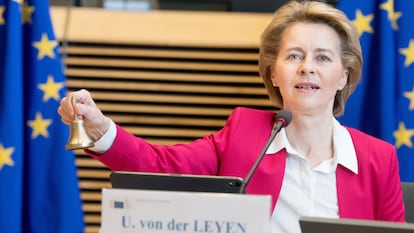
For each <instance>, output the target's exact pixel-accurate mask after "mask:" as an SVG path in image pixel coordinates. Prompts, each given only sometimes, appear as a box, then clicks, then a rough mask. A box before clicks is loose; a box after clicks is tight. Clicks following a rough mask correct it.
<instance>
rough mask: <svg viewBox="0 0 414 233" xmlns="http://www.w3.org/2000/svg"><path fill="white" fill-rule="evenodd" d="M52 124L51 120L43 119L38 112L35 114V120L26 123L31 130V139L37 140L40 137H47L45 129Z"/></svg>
mask: <svg viewBox="0 0 414 233" xmlns="http://www.w3.org/2000/svg"><path fill="white" fill-rule="evenodd" d="M50 124H52V120H50V119H43V117H42V114H41V113H40V112H37V113H36V118H35V119H34V120H32V121H27V125H28V126H30V127H31V128H32V129H33V132H32V138H37V136H39V135H42V136H43V137H45V138H47V137H49V133H48V131H47V127H49V125H50Z"/></svg>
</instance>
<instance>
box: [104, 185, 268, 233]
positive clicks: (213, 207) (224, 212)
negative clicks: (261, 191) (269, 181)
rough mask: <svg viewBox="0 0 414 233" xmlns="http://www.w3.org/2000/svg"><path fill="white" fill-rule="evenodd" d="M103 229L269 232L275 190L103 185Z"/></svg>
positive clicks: (171, 232)
mask: <svg viewBox="0 0 414 233" xmlns="http://www.w3.org/2000/svg"><path fill="white" fill-rule="evenodd" d="M101 214H102V217H101V230H100V233H113V232H117V233H138V232H139V233H161V232H162V233H177V232H185V233H250V232H252V233H269V232H270V216H271V196H270V195H246V194H234V193H208V192H184V191H157V190H132V189H117V188H111V189H102V213H101Z"/></svg>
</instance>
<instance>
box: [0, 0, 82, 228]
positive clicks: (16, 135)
mask: <svg viewBox="0 0 414 233" xmlns="http://www.w3.org/2000/svg"><path fill="white" fill-rule="evenodd" d="M65 92H66V86H65V77H64V75H63V66H62V61H61V57H60V54H59V51H58V43H57V41H56V39H55V36H54V33H53V28H52V24H51V20H50V14H49V1H48V0H34V1H22V0H13V1H12V0H0V232H7V233H20V232H33V233H51V232H53V233H60V232H65V233H69V232H73V233H75V232H76V233H80V232H83V228H84V222H83V212H82V207H81V204H82V203H81V199H80V190H79V186H78V184H79V183H78V177H77V174H76V166H75V162H74V158H75V156H74V154H73V153H72V152H68V151H66V150H65V144H66V141H67V138H68V136H69V132H68V131H69V129H68V127H67V126H66V125H64V124H63V123H62V122H61V121H60V118H59V115H58V114H57V107H58V106H59V101H60V99H61V97H62V96H63V95H65Z"/></svg>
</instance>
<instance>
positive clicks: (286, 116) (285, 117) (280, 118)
mask: <svg viewBox="0 0 414 233" xmlns="http://www.w3.org/2000/svg"><path fill="white" fill-rule="evenodd" d="M291 121H292V113H290V112H289V111H288V110H284V109H282V110H280V111H279V113H278V114H277V115H276V116H275V117H274V122H275V123H274V125H273V129H272V134H271V135H270V137H269V139H268V140H267V143H266V145H265V147H264V148H263V150H262V152H260V154H259V157H258V158H257V160H256V162H255V163H254V164H253V167H252V168H251V169H250V171H249V173H248V174H247V176H246V178H245V179H244V180H243V182H242V184H241V187H240V193H246V187H247V185H248V184H249V182H250V179H251V178H252V176H253V174H254V172H255V171H256V169H257V167H258V166H259V164H260V162H261V161H262V159H263V156H264V155H265V153H266V151H267V149H268V148H269V146H270V144H271V143H272V141H273V139H274V138H275V137H276V135H277V134H278V133H279V131H280V130H281V129H282V128H283V127H286V126H288V125H289V123H290V122H291Z"/></svg>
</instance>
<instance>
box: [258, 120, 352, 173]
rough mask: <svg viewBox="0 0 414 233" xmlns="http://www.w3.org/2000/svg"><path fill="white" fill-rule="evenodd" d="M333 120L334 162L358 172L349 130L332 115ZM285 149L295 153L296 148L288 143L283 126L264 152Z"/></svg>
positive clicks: (268, 152)
mask: <svg viewBox="0 0 414 233" xmlns="http://www.w3.org/2000/svg"><path fill="white" fill-rule="evenodd" d="M332 121H333V143H334V163H335V164H341V165H342V166H344V167H346V168H347V169H349V170H351V171H352V172H354V173H355V174H358V160H357V156H356V152H355V148H354V143H353V142H352V138H351V135H350V134H349V131H348V130H347V129H346V128H345V127H343V126H342V125H341V124H340V123H339V122H338V121H337V120H336V119H335V118H334V117H333V118H332ZM284 148H285V149H286V152H287V153H289V154H297V152H296V150H295V149H294V148H293V147H292V145H291V144H290V143H289V140H288V138H287V135H286V131H285V129H284V128H282V129H281V130H280V132H279V133H278V134H277V135H276V137H275V139H274V140H273V141H272V143H271V144H270V146H269V148H268V149H267V151H266V154H275V153H277V152H279V151H280V150H282V149H284ZM335 167H336V166H335Z"/></svg>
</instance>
